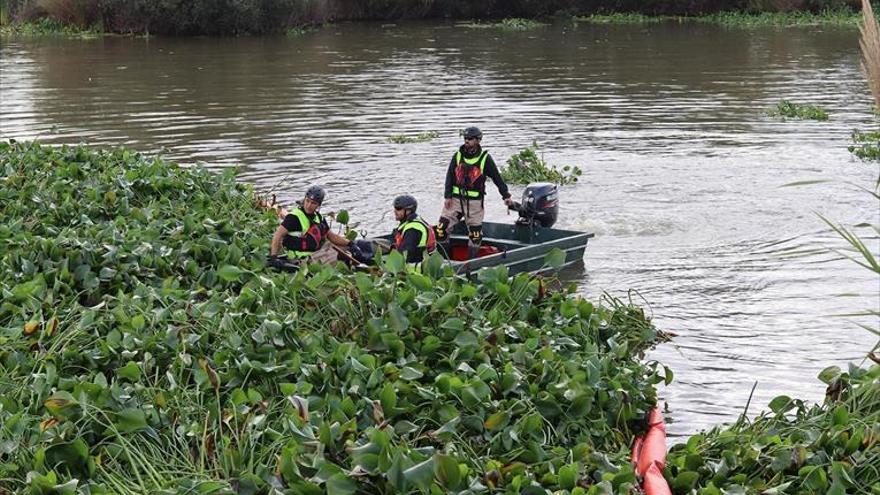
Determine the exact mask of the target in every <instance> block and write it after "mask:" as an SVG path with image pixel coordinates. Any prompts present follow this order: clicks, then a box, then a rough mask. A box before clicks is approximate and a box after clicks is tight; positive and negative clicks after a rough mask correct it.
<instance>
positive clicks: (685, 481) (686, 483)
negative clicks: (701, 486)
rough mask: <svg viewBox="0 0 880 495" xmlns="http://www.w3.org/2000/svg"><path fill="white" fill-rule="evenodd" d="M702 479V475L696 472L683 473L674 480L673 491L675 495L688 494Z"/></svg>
mask: <svg viewBox="0 0 880 495" xmlns="http://www.w3.org/2000/svg"><path fill="white" fill-rule="evenodd" d="M699 479H700V473H697V472H694V471H682V472H680V473H678V475H677V476H676V477H675V479H674V480H672V489H673V490H674V491H675V493H688V492H690V491H691V489H693V488H694V486H696V484H697V481H699Z"/></svg>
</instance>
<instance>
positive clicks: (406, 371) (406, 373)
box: [400, 366, 424, 381]
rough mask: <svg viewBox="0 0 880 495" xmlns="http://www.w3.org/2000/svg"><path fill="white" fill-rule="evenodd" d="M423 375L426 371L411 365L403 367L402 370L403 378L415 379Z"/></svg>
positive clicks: (401, 376) (401, 375)
mask: <svg viewBox="0 0 880 495" xmlns="http://www.w3.org/2000/svg"><path fill="white" fill-rule="evenodd" d="M422 376H424V373H422V372H421V371H419V370H417V369H415V368H412V367H409V366H404V367H403V369H402V370H401V371H400V379H401V380H406V381H413V380H418V379H419V378H421V377H422Z"/></svg>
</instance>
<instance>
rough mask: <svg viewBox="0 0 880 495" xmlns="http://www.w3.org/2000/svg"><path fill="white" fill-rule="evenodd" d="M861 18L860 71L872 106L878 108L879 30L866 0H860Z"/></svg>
mask: <svg viewBox="0 0 880 495" xmlns="http://www.w3.org/2000/svg"><path fill="white" fill-rule="evenodd" d="M862 16H863V17H864V22H863V23H862V25H861V27H860V30H861V32H862V39H861V40H859V46H861V48H862V71H864V73H865V78H866V79H867V80H868V86H869V87H870V88H871V94H872V95H873V96H874V104H875V105H876V106H877V108H880V28H878V26H877V18H876V17H874V10H873V9H872V8H871V2H869V1H868V0H862Z"/></svg>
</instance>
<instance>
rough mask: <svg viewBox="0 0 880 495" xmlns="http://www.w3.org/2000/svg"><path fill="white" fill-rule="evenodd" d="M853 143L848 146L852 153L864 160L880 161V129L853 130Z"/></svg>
mask: <svg viewBox="0 0 880 495" xmlns="http://www.w3.org/2000/svg"><path fill="white" fill-rule="evenodd" d="M851 137H852V142H853V144H852V145H850V146H849V147H847V149H848V150H849V152H850V153H852V154H854V155H855V156H857V157H859V158H860V159H862V160H873V161H880V131H870V132H862V131H859V130H858V129H856V130H853V132H852V135H851Z"/></svg>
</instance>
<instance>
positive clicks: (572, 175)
mask: <svg viewBox="0 0 880 495" xmlns="http://www.w3.org/2000/svg"><path fill="white" fill-rule="evenodd" d="M538 151H539V147H538V142H537V141H534V142H532V145H531V146H528V147H526V148H523V149H521V150H520V151H519V152H518V153H516V154H515V155H513V156H511V157H510V158H508V159H507V166H506V167H501V171H500V172H501V178H502V179H504V181H505V182H509V183H511V184H529V183H531V182H553V183H555V184H573V183H575V182H577V181H578V177H580V176H581V174H582V173H583V171H582V170H581V169H580V168H579V167H573V166H569V165H565V166H563V167H562V169H558V168H556V167H555V166H553V165H550V164H549V163H547V162H546V161H544V157H543V155H540V156H539V155H538Z"/></svg>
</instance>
